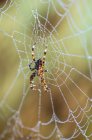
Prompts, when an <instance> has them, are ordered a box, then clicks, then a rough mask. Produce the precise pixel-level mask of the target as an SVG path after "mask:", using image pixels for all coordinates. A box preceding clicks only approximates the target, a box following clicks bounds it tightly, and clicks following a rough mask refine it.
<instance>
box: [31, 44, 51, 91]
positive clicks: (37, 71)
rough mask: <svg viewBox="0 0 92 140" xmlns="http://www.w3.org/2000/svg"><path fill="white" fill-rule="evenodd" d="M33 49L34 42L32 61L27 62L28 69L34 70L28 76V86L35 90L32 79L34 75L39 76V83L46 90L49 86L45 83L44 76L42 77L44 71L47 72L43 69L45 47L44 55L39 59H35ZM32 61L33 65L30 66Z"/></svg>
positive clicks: (33, 48)
mask: <svg viewBox="0 0 92 140" xmlns="http://www.w3.org/2000/svg"><path fill="white" fill-rule="evenodd" d="M34 50H35V44H34V45H33V46H32V62H31V63H30V64H29V68H30V70H31V71H34V72H33V73H32V74H31V76H30V87H31V89H32V90H36V89H35V85H34V81H33V80H34V78H35V76H39V78H40V80H41V84H42V86H43V88H44V91H46V92H47V91H48V89H49V88H48V86H47V84H46V81H45V77H44V72H47V70H44V65H45V57H46V53H47V48H46V49H45V50H44V56H43V57H42V58H40V59H37V60H36V59H35V53H34ZM33 63H34V67H33V68H32V67H31V65H32V64H33Z"/></svg>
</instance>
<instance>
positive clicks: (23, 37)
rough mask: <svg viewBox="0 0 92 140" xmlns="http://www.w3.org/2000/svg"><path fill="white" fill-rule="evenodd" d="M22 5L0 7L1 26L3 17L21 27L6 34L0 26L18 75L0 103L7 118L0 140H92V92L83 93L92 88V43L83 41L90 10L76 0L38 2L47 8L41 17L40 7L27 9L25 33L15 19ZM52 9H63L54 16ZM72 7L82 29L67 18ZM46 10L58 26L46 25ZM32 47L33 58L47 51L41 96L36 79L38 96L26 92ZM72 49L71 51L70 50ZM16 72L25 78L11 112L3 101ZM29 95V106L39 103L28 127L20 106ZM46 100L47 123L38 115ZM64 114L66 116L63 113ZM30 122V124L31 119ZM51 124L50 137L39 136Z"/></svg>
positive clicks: (9, 3) (89, 27)
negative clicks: (15, 59)
mask: <svg viewBox="0 0 92 140" xmlns="http://www.w3.org/2000/svg"><path fill="white" fill-rule="evenodd" d="M22 2H24V1H23V0H22V1H20V2H19V1H12V0H10V1H8V0H7V1H6V2H5V4H4V6H3V7H1V8H0V22H2V20H3V17H4V18H5V17H7V18H8V19H9V20H10V21H11V23H15V24H17V25H18V26H19V27H20V28H21V30H20V29H19V28H18V29H16V28H13V29H12V30H11V31H7V30H6V29H4V28H2V27H0V32H1V33H2V34H4V36H6V37H7V38H8V37H9V38H10V39H11V40H12V41H13V45H14V47H15V49H16V53H17V54H18V56H19V67H18V71H17V75H16V77H15V79H14V81H13V82H12V85H11V86H10V87H9V90H8V91H6V93H5V94H4V96H3V98H2V100H1V101H0V109H1V110H2V106H5V107H6V108H7V109H8V110H9V112H11V114H12V115H11V116H10V117H9V118H8V120H7V123H6V127H5V129H4V130H3V131H2V133H1V134H0V139H1V140H3V139H5V138H6V137H9V138H8V139H9V140H15V139H19V140H24V139H28V140H31V139H37V140H40V139H48V140H49V139H55V140H56V139H59V140H60V139H61V140H73V139H78V138H79V137H80V136H81V139H86V140H91V138H92V131H91V130H90V128H91V129H92V96H91V93H90V92H87V90H86V87H87V89H88V91H90V90H91V88H90V87H91V85H92V51H90V49H89V48H92V47H90V46H91V40H90V38H88V35H89V36H90V34H91V30H92V25H91V24H90V23H89V21H91V20H92V17H91V15H90V8H88V7H90V6H89V5H88V3H87V0H81V3H80V4H79V1H76V0H72V1H68V2H67V3H65V2H64V1H60V0H56V1H54V0H40V1H39V3H40V4H41V6H46V8H47V9H46V13H45V15H43V14H42V13H41V12H40V11H39V7H37V8H35V9H32V10H30V11H29V13H27V15H26V14H25V15H26V17H27V19H29V21H30V19H31V18H32V19H33V21H32V22H31V23H30V24H31V28H30V26H29V24H23V23H22V22H20V21H19V20H18V19H17V15H18V12H20V13H21V15H22V10H21V3H22ZM25 4H26V3H25ZM40 4H39V5H40ZM57 5H59V9H60V8H61V9H62V12H60V11H59V9H58V8H57ZM80 5H83V7H84V9H85V11H86V13H87V14H88V15H89V20H85V18H84V15H83V11H82V10H81V6H80ZM73 6H74V7H75V8H76V10H77V12H78V15H77V16H79V18H80V19H82V21H81V24H82V26H79V25H78V23H77V21H76V20H75V19H74V16H73V15H72V12H71V8H72V7H73ZM29 7H30V5H29ZM11 8H14V9H15V10H16V12H15V13H14V14H15V15H10V14H9V12H8V10H10V9H11ZM51 8H53V10H54V13H55V14H56V15H57V17H58V20H57V23H55V24H54V25H53V24H52V22H51V20H49V17H50V15H51V10H50V9H51ZM30 9H31V8H30ZM53 18H55V17H53ZM53 20H54V19H53ZM42 21H44V22H42ZM65 22H66V24H67V26H68V27H67V28H68V29H69V31H70V32H71V34H68V35H67V34H65V36H60V33H59V27H61V30H62V31H61V34H62V33H63V28H62V26H63V25H64V23H65ZM30 30H31V31H30ZM27 32H31V35H29V34H27ZM88 39H89V40H88ZM72 40H73V41H74V40H77V42H80V44H81V45H80V50H82V52H83V53H80V51H74V53H71V47H72V46H73V45H74V44H73V45H72V44H71V43H70V44H69V45H68V43H69V42H71V41H72ZM88 41H89V42H90V46H88ZM34 43H36V48H35V57H36V59H39V58H40V57H41V56H43V52H44V49H45V47H47V55H46V64H45V67H46V69H47V70H48V72H47V73H46V74H45V79H46V83H47V85H48V86H49V88H50V90H49V92H48V93H43V89H42V87H41V83H40V80H39V78H37V77H36V78H35V79H36V80H35V79H34V82H35V84H36V86H37V89H38V90H37V93H33V92H32V91H31V89H30V84H29V83H30V81H29V77H30V75H31V72H30V70H29V67H28V64H29V63H30V62H31V61H32V57H31V48H32V45H33V44H34ZM76 47H77V46H76ZM76 47H75V46H73V48H75V49H76ZM88 47H89V48H88ZM91 50H92V49H91ZM75 60H76V61H75ZM73 61H74V62H75V64H74V63H73ZM79 63H83V64H84V65H83V68H80V66H79ZM81 65H82V64H81ZM85 65H86V68H85ZM21 73H22V76H23V79H24V81H23V85H22V95H21V101H20V103H19V106H18V108H17V109H14V108H13V107H12V106H10V105H9V104H8V103H7V102H6V101H7V98H8V97H9V95H10V94H11V91H12V89H13V88H14V86H16V82H17V81H18V79H19V76H20V74H21ZM74 75H75V77H77V78H79V80H80V81H82V82H83V83H84V84H85V86H83V85H81V84H80V83H79V82H78V81H77V78H74ZM82 79H83V80H82ZM87 85H89V86H87ZM30 93H31V95H30V96H31V97H30V98H31V99H30V102H31V101H32V97H33V96H37V100H36V101H38V106H37V114H36V115H37V116H36V117H37V122H36V123H35V126H32V127H31V126H27V125H25V124H24V123H23V120H22V117H21V110H22V109H23V104H24V102H25V100H26V98H27V96H28V94H30ZM12 94H13V93H12ZM43 96H44V97H43ZM45 96H46V101H45V104H46V102H47V100H49V101H48V102H49V103H48V106H49V105H50V106H49V107H48V110H51V115H49V116H50V117H49V119H47V121H46V120H45V121H43V120H44V118H42V112H44V107H45V105H44V104H43V102H44V101H43V100H44V98H45ZM56 98H57V100H56ZM59 98H61V100H59ZM55 100H56V102H55ZM83 100H84V101H83ZM34 101H35V100H34ZM82 101H83V102H82ZM57 102H59V103H60V104H59V105H58V108H59V109H58V112H57V111H56V110H57V109H56V107H55V105H56V104H57ZM62 106H63V107H62ZM30 108H31V106H30ZM64 111H66V113H65V114H64ZM60 112H61V115H60ZM45 113H47V112H45ZM33 115H34V114H33ZM47 115H48V113H47ZM47 115H46V116H47ZM63 115H64V116H63ZM43 116H44V115H43ZM3 117H4V116H3V113H2V111H1V113H0V118H1V120H2V119H3ZM30 119H32V118H31V116H30ZM50 125H51V128H50V132H49V133H47V134H44V132H43V131H44V130H43V129H42V128H44V127H47V126H50ZM52 125H53V126H52ZM66 125H67V126H68V127H67V126H66ZM64 128H65V129H66V131H65V130H64ZM22 129H24V130H26V131H28V132H29V133H28V135H24V133H23V131H22ZM69 129H71V130H72V132H71V133H68V131H69Z"/></svg>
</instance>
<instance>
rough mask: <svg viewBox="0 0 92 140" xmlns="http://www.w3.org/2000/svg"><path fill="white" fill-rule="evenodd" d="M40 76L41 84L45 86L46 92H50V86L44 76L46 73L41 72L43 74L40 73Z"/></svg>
mask: <svg viewBox="0 0 92 140" xmlns="http://www.w3.org/2000/svg"><path fill="white" fill-rule="evenodd" d="M40 78H41V84H42V85H43V87H44V91H45V92H48V90H49V88H48V86H47V84H46V81H45V78H44V74H41V75H40Z"/></svg>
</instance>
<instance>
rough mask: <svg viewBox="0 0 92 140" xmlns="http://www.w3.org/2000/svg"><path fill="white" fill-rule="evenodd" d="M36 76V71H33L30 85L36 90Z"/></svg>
mask: <svg viewBox="0 0 92 140" xmlns="http://www.w3.org/2000/svg"><path fill="white" fill-rule="evenodd" d="M35 76H36V71H35V72H33V73H32V75H31V76H30V87H31V89H32V90H35V88H34V86H35V85H34V84H33V83H34V82H33V80H34V78H35Z"/></svg>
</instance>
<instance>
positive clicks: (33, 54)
mask: <svg viewBox="0 0 92 140" xmlns="http://www.w3.org/2000/svg"><path fill="white" fill-rule="evenodd" d="M34 50H35V44H34V45H33V46H32V60H33V61H35V53H34Z"/></svg>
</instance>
